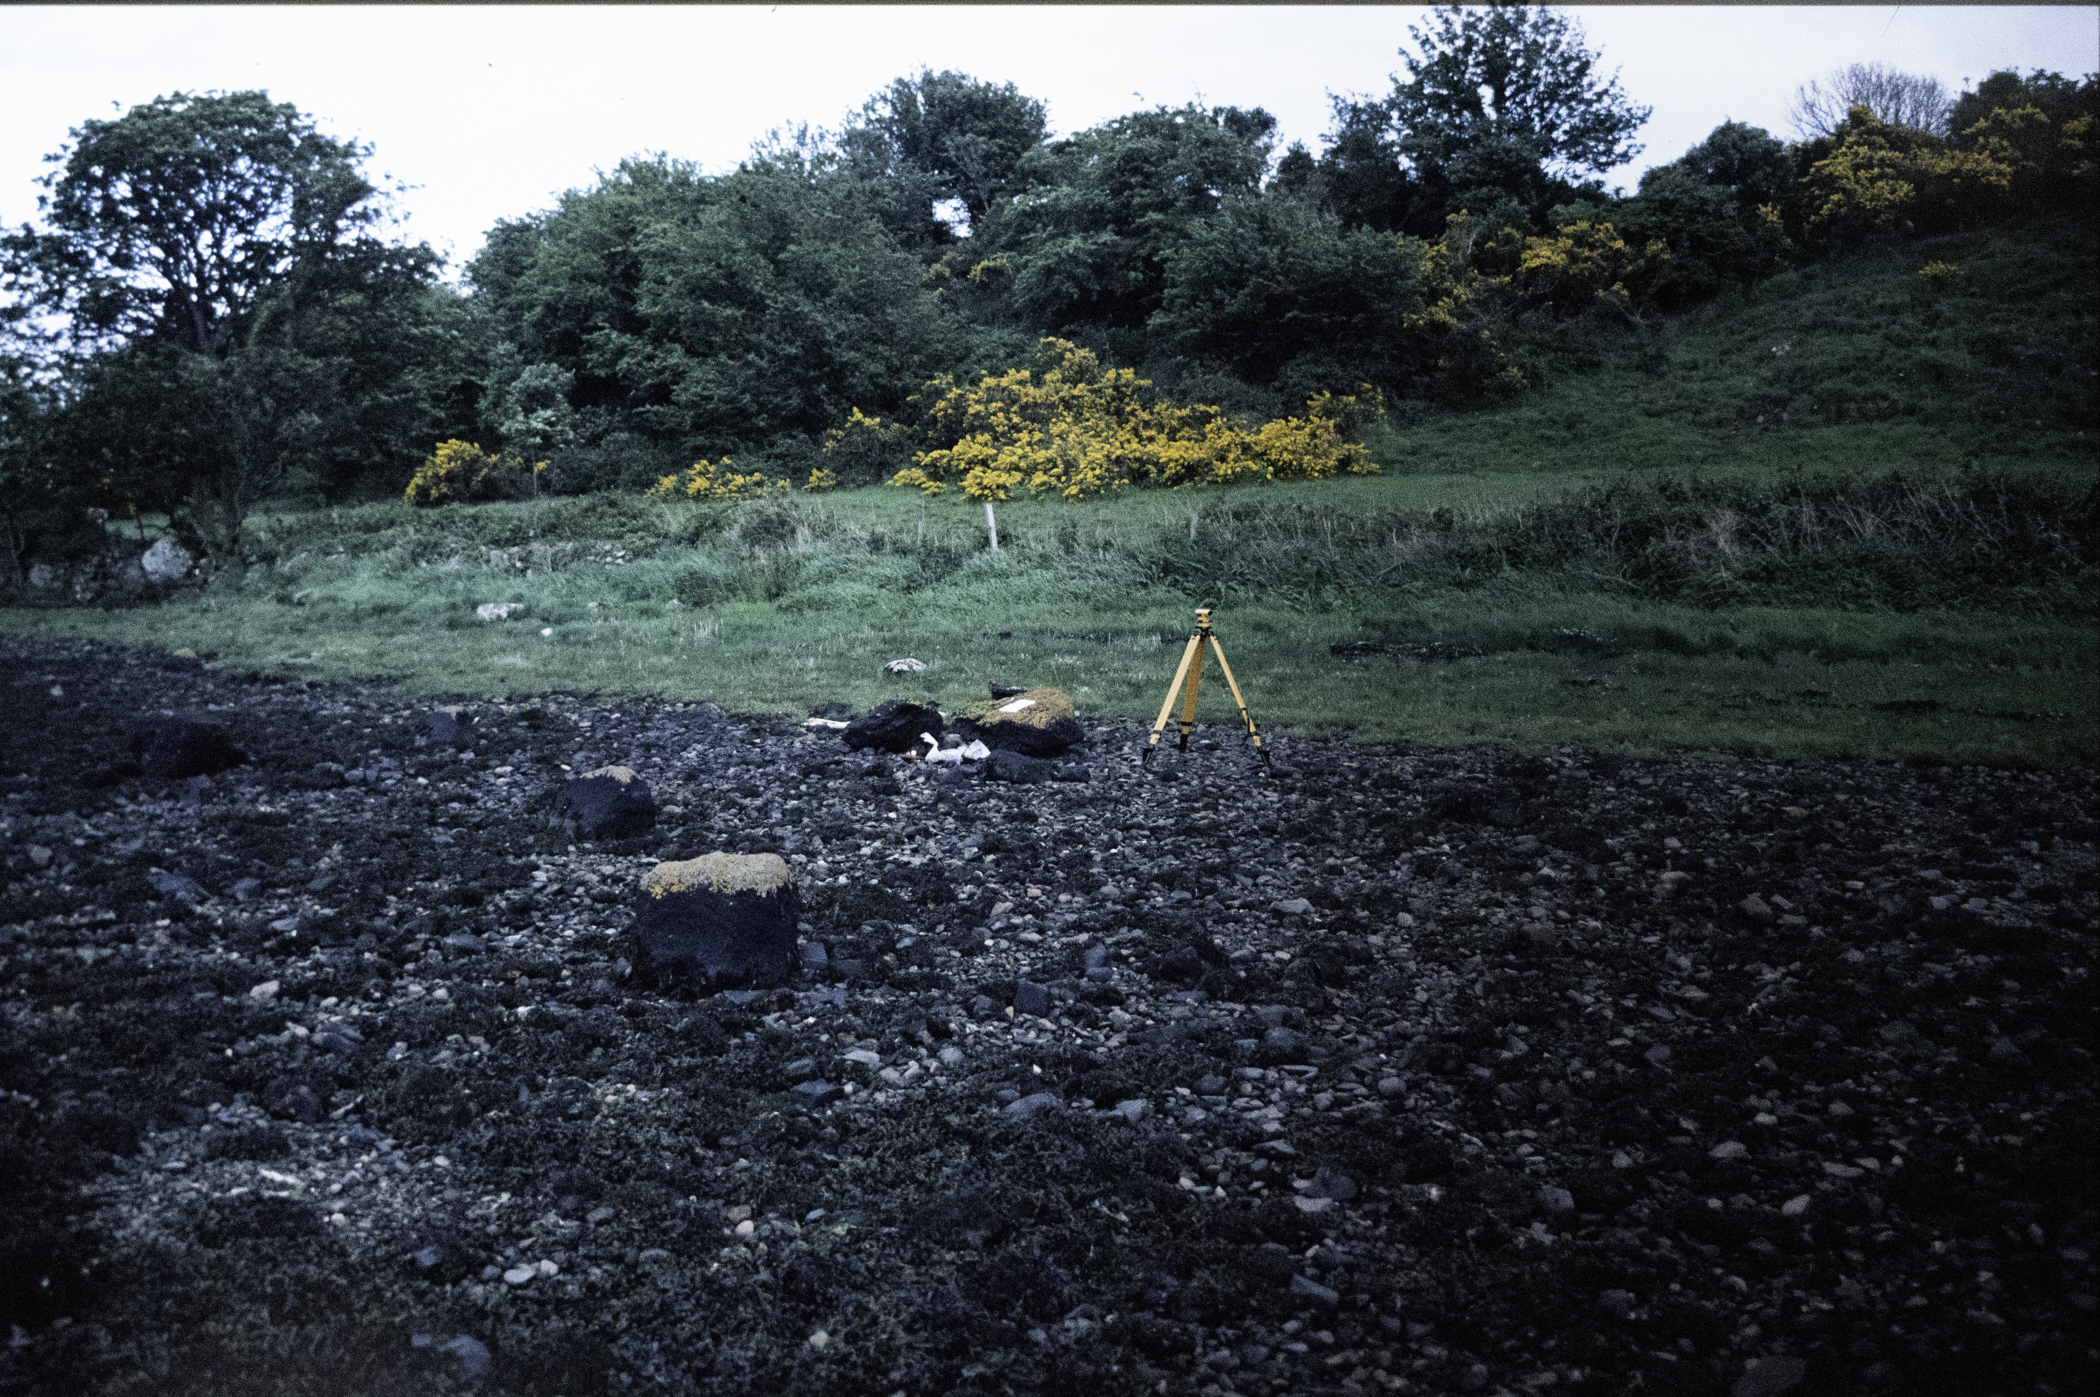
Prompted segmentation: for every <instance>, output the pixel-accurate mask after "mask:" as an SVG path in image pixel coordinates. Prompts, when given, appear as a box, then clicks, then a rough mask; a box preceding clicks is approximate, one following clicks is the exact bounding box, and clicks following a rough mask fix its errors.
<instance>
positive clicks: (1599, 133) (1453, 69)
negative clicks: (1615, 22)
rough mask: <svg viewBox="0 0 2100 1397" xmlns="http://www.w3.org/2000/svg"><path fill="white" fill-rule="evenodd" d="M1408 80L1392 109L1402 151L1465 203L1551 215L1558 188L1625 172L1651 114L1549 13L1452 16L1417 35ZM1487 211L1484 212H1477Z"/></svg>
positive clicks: (1450, 10)
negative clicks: (1547, 206)
mask: <svg viewBox="0 0 2100 1397" xmlns="http://www.w3.org/2000/svg"><path fill="white" fill-rule="evenodd" d="M1408 33H1409V34H1410V35H1411V36H1412V37H1413V39H1414V41H1415V45H1416V47H1417V48H1418V49H1419V50H1420V52H1419V53H1413V54H1410V53H1408V52H1407V51H1406V50H1405V49H1403V50H1401V56H1402V58H1403V59H1404V60H1405V62H1406V64H1407V69H1408V77H1407V81H1405V82H1401V83H1398V84H1397V85H1396V86H1395V88H1394V91H1393V95H1392V97H1391V99H1390V101H1389V106H1390V109H1391V111H1392V115H1393V121H1394V124H1395V126H1396V127H1397V128H1398V130H1399V133H1400V146H1401V150H1402V152H1403V153H1404V154H1405V155H1406V156H1407V157H1408V158H1409V159H1410V160H1412V161H1413V162H1414V164H1415V166H1416V169H1417V171H1418V172H1419V173H1420V174H1421V175H1422V176H1423V177H1425V178H1427V179H1429V180H1431V181H1432V182H1435V183H1440V184H1443V185H1445V186H1447V187H1448V188H1449V189H1450V190H1451V191H1452V194H1453V197H1454V198H1455V199H1456V200H1457V201H1459V202H1460V203H1479V202H1481V201H1482V200H1483V199H1492V198H1493V197H1494V196H1495V195H1497V194H1500V195H1505V196H1510V197H1514V198H1515V199H1517V200H1518V201H1519V202H1520V203H1524V204H1526V205H1527V206H1529V207H1532V208H1534V209H1536V208H1538V207H1541V204H1542V201H1543V200H1544V199H1545V198H1546V197H1547V195H1548V193H1549V187H1550V186H1551V185H1552V184H1553V183H1555V182H1562V183H1567V182H1574V181H1579V180H1581V179H1583V178H1584V177H1586V176H1590V175H1596V174H1601V173H1603V172H1604V171H1606V170H1609V169H1611V168H1612V167H1614V166H1616V165H1621V164H1624V163H1625V162H1626V161H1628V160H1630V159H1632V158H1633V157H1634V156H1635V155H1636V154H1638V153H1639V151H1640V149H1641V148H1640V146H1638V145H1636V144H1634V142H1633V140H1632V136H1633V133H1634V132H1635V131H1636V130H1638V129H1639V128H1640V126H1641V124H1642V123H1643V122H1645V121H1646V120H1647V119H1648V114H1649V111H1650V109H1649V108H1647V107H1639V106H1635V105H1634V104H1633V103H1632V102H1630V101H1629V100H1627V97H1626V95H1625V93H1623V92H1621V91H1620V89H1619V83H1618V79H1617V77H1616V76H1614V77H1610V78H1605V77H1602V76H1600V75H1599V73H1598V72H1597V55H1596V54H1594V53H1591V52H1590V51H1589V50H1588V49H1586V48H1584V47H1583V36H1582V31H1581V29H1580V28H1579V27H1578V26H1577V25H1576V24H1575V22H1574V21H1573V20H1570V19H1568V18H1567V17H1566V16H1565V15H1562V14H1560V13H1557V12H1556V11H1554V10H1550V9H1547V8H1545V7H1544V6H1540V7H1537V8H1533V7H1530V6H1525V5H1508V4H1497V5H1491V6H1469V5H1445V6H1440V7H1439V8H1438V9H1437V10H1436V12H1435V15H1434V17H1433V18H1432V20H1431V22H1430V23H1429V24H1428V25H1427V26H1420V25H1413V26H1409V29H1408ZM1477 211H1478V210H1477V209H1476V212H1477Z"/></svg>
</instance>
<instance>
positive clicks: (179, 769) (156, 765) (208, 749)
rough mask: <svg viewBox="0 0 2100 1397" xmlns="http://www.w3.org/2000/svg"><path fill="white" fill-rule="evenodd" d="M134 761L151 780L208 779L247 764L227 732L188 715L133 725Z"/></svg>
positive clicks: (156, 716) (157, 716)
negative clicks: (197, 777) (163, 778)
mask: <svg viewBox="0 0 2100 1397" xmlns="http://www.w3.org/2000/svg"><path fill="white" fill-rule="evenodd" d="M131 758H132V760H133V761H135V762H137V763H138V764H139V767H140V769H141V770H143V771H144V772H145V773H146V774H147V775H148V776H168V777H174V778H175V779H177V780H180V779H182V778H183V777H185V776H209V775H211V774H212V773H213V772H217V771H224V770H226V769H227V768H228V767H235V766H239V765H240V764H241V763H242V762H245V761H246V760H248V758H247V757H246V755H244V754H243V753H242V752H241V750H240V749H239V748H238V747H235V746H234V745H233V741H232V739H231V738H229V737H227V735H226V730H225V729H224V728H222V727H220V726H219V725H218V724H217V723H213V722H209V721H207V720H205V719H203V718H198V717H196V716H194V715H192V714H188V713H173V712H162V713H148V714H146V715H145V716H143V717H141V718H139V719H138V720H137V721H136V722H134V723H133V724H132V725H131Z"/></svg>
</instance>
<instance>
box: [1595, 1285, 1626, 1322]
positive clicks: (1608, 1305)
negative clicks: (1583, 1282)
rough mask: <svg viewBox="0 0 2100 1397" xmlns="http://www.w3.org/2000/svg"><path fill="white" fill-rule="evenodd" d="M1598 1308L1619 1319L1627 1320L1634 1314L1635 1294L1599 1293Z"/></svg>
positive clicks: (1605, 1291)
mask: <svg viewBox="0 0 2100 1397" xmlns="http://www.w3.org/2000/svg"><path fill="white" fill-rule="evenodd" d="M1597 1308H1598V1309H1600V1310H1602V1311H1604V1312H1605V1313H1606V1314H1608V1315H1612V1316H1614V1317H1616V1318H1618V1319H1626V1318H1628V1317H1630V1316H1631V1315H1632V1314H1633V1292H1632V1291H1630V1290H1600V1291H1598V1292H1597Z"/></svg>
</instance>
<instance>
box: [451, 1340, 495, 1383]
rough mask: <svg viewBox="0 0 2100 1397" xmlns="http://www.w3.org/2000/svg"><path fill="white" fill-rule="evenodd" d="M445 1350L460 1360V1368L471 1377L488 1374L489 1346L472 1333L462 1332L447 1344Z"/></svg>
mask: <svg viewBox="0 0 2100 1397" xmlns="http://www.w3.org/2000/svg"><path fill="white" fill-rule="evenodd" d="M445 1352H447V1353H449V1354H451V1355H452V1356H453V1357H454V1358H457V1359H458V1360H459V1370H460V1372H461V1373H462V1374H464V1375H465V1376H467V1377H469V1378H481V1377H486V1376H488V1371H489V1358H490V1354H489V1346H488V1345H487V1344H484V1343H483V1342H481V1340H479V1339H477V1338H475V1337H474V1336H473V1335H471V1334H461V1335H460V1336H459V1337H458V1338H456V1339H454V1340H453V1341H452V1342H451V1343H449V1344H447V1345H445Z"/></svg>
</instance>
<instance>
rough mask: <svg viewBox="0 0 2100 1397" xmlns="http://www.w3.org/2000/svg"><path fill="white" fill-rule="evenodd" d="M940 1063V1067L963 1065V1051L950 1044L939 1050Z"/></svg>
mask: <svg viewBox="0 0 2100 1397" xmlns="http://www.w3.org/2000/svg"><path fill="white" fill-rule="evenodd" d="M940 1061H941V1066H943V1067H960V1066H962V1065H963V1061H964V1058H963V1050H962V1049H961V1048H958V1047H956V1046H955V1045H954V1044H952V1043H951V1044H949V1045H948V1046H947V1047H945V1048H943V1049H941V1051H940Z"/></svg>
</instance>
